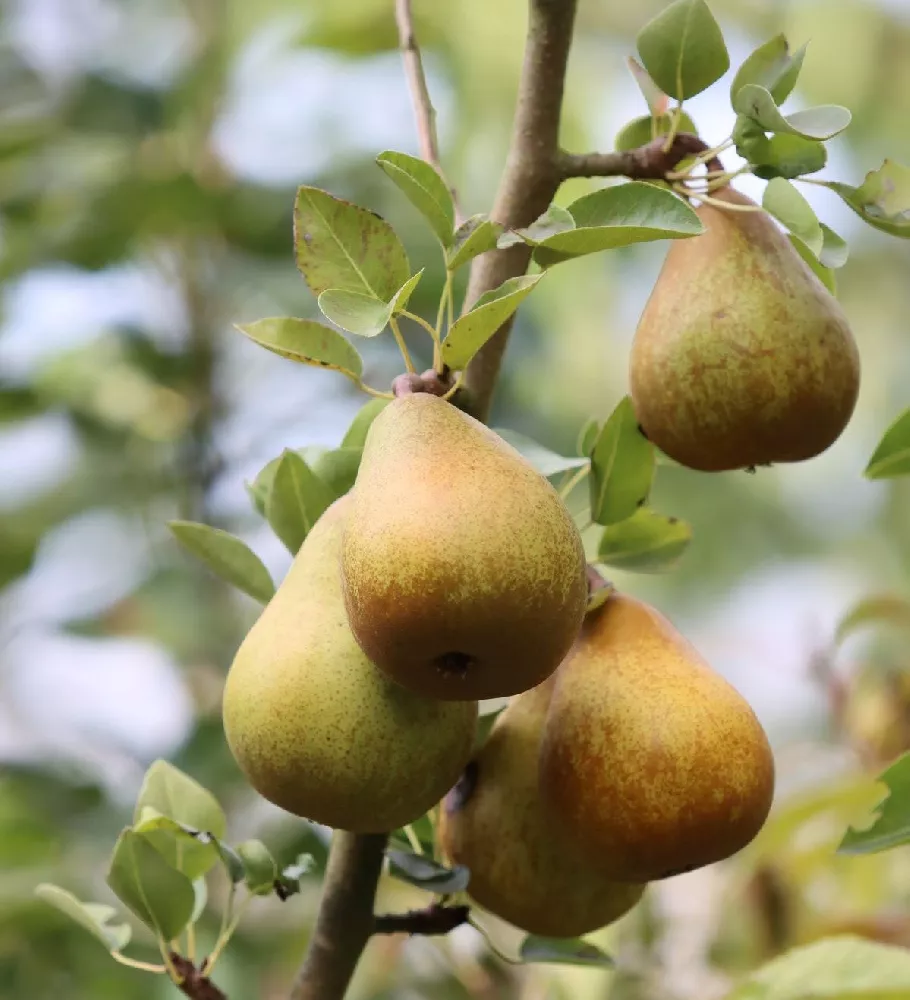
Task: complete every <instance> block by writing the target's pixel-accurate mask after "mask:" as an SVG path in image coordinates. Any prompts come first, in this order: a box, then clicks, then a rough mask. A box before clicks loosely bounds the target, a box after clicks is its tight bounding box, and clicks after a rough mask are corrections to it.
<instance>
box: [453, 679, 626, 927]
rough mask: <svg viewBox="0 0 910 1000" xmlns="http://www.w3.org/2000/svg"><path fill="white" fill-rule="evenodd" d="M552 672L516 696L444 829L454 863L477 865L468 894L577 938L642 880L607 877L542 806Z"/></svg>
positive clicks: (502, 913) (457, 793)
mask: <svg viewBox="0 0 910 1000" xmlns="http://www.w3.org/2000/svg"><path fill="white" fill-rule="evenodd" d="M553 683H554V678H553V677H552V676H551V677H550V678H548V679H547V680H546V681H544V682H543V684H541V685H539V686H538V687H536V688H534V689H533V690H531V691H526V692H525V693H524V694H521V695H519V696H518V697H517V698H515V699H514V700H513V701H512V702H510V704H509V705H508V707H507V708H506V709H505V711H504V712H503V713H502V715H500V716H499V718H498V719H497V720H496V722H495V723H494V725H493V729H492V731H491V733H490V736H489V737H488V739H487V742H486V743H485V744H484V745H483V747H482V749H481V750H480V752H479V754H478V755H477V757H476V758H475V759H474V760H473V761H472V762H471V763H470V764H469V765H468V767H467V768H466V770H465V773H464V775H463V776H462V778H461V780H460V781H459V783H458V784H457V785H456V786H455V787H454V788H453V789H452V791H451V792H449V794H448V795H447V796H446V798H445V799H444V800H443V804H442V809H441V811H440V823H439V836H440V842H441V844H442V848H443V852H444V853H445V855H446V856H447V857H448V858H449V860H450V861H452V862H459V863H461V864H464V865H467V867H468V868H469V869H470V871H471V881H470V883H469V885H468V892H469V894H470V895H471V896H472V897H473V899H474V900H475V901H476V902H477V903H479V904H480V905H481V906H483V907H485V908H486V909H487V910H489V911H490V912H491V913H495V914H496V915H497V916H499V917H501V918H502V919H503V920H507V921H509V923H511V924H514V925H515V926H516V927H521V928H522V929H523V930H526V931H529V932H530V933H532V934H542V935H545V936H546V937H575V936H576V935H579V934H586V933H588V932H589V931H593V930H596V929H597V928H598V927H604V926H605V925H606V924H609V923H612V922H613V921H614V920H618V919H619V917H621V916H622V915H623V914H624V913H626V912H627V911H628V910H630V909H631V908H632V907H633V906H634V905H635V904H636V903H637V902H638V900H639V899H640V898H641V896H642V893H643V892H644V890H645V887H644V886H643V885H632V884H629V883H618V882H614V881H612V880H610V879H608V878H606V877H605V876H604V875H603V874H602V873H601V871H600V870H599V868H598V866H597V865H596V864H591V863H589V862H587V861H585V860H584V859H582V858H580V857H579V855H578V851H577V850H576V848H575V845H574V844H573V843H571V842H568V841H567V840H566V839H565V838H564V837H563V836H562V831H561V829H560V828H559V827H557V826H554V825H553V824H552V822H551V817H550V816H549V815H548V813H547V811H546V809H545V808H544V807H543V805H542V803H541V801H540V797H539V794H538V774H537V761H538V754H539V750H540V741H541V736H542V735H543V728H544V721H545V718H546V713H547V706H548V704H549V701H550V695H551V692H552V689H553Z"/></svg>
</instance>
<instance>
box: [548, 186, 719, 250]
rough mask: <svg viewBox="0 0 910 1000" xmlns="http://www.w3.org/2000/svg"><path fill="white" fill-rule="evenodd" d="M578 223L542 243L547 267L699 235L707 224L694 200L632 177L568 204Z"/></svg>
mask: <svg viewBox="0 0 910 1000" xmlns="http://www.w3.org/2000/svg"><path fill="white" fill-rule="evenodd" d="M568 210H569V212H570V213H571V215H572V218H573V219H574V220H575V225H576V228H575V229H573V230H570V231H569V232H562V233H556V234H554V235H553V236H548V237H547V238H546V239H544V240H542V241H541V242H540V243H538V244H537V245H536V247H535V249H534V259H535V260H536V261H537V263H538V264H540V265H541V267H549V266H551V265H553V264H558V263H560V262H561V261H565V260H571V259H572V258H573V257H581V256H584V255H585V254H589V253H598V252H600V251H601V250H612V249H614V248H615V247H624V246H630V245H631V244H633V243H643V242H647V241H650V240H663V239H678V238H680V237H685V236H698V235H699V234H700V233H702V232H704V226H703V225H702V223H701V221H700V220H699V218H698V216H697V215H696V214H695V212H694V211H693V209H692V208H691V207H690V205H689V204H688V203H687V202H685V201H684V200H683V199H682V198H680V197H679V196H678V195H675V194H674V193H673V192H672V191H668V190H667V189H666V188H660V187H656V186H655V185H654V184H646V183H644V182H642V181H629V182H628V183H626V184H614V185H611V186H610V187H605V188H601V189H600V190H598V191H592V192H591V193H590V194H586V195H583V196H582V197H581V198H579V199H578V200H577V201H573V202H572V204H571V205H569V208H568Z"/></svg>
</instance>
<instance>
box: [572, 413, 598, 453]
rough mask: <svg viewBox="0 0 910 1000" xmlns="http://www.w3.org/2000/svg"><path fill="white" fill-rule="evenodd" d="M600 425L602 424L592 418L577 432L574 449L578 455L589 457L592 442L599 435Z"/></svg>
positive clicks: (593, 442)
mask: <svg viewBox="0 0 910 1000" xmlns="http://www.w3.org/2000/svg"><path fill="white" fill-rule="evenodd" d="M601 426H602V424H601V422H600V421H599V420H594V419H593V418H592V419H591V420H589V421H588V422H587V423H586V424H585V425H584V427H582V429H581V430H580V431H579V432H578V441H577V443H576V445H575V450H576V451H577V452H578V454H579V455H584V456H585V457H586V458H589V457H590V455H591V452H592V451H593V450H594V444H595V442H596V441H597V438H598V437H599V436H600V429H601Z"/></svg>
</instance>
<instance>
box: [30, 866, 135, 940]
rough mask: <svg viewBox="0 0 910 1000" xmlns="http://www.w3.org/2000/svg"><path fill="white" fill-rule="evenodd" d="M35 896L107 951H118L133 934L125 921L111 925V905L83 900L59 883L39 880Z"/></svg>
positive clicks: (112, 910) (114, 914)
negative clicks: (72, 921) (88, 934)
mask: <svg viewBox="0 0 910 1000" xmlns="http://www.w3.org/2000/svg"><path fill="white" fill-rule="evenodd" d="M35 895H36V896H37V897H38V898H39V899H43V900H44V902H45V903H49V904H50V905H51V906H53V907H54V908H55V909H57V910H60V912H61V913H65V914H66V916H68V917H69V918H70V920H74V921H75V922H76V923H77V924H79V925H80V926H81V927H84V928H85V929H86V930H87V931H88V932H89V933H90V934H92V935H94V936H95V937H96V938H97V939H98V940H99V941H100V942H101V943H102V944H103V945H104V947H105V948H107V950H108V951H116V952H120V951H123V949H124V948H125V947H126V946H127V945H128V944H129V943H130V938H131V937H132V936H133V931H132V928H131V927H130V926H129V924H112V923H111V922H110V921H111V920H113V919H114V917H116V916H117V911H116V910H115V909H114V908H113V906H105V905H104V904H103V903H83V902H82V901H81V900H79V899H77V898H76V897H75V896H74V895H73V894H72V893H71V892H67V891H66V889H61V888H60V886H59V885H51V884H50V883H48V882H42V883H41V884H40V885H38V886H36V887H35Z"/></svg>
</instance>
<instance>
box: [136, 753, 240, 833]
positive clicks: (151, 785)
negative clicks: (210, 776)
mask: <svg viewBox="0 0 910 1000" xmlns="http://www.w3.org/2000/svg"><path fill="white" fill-rule="evenodd" d="M146 808H152V809H154V810H155V811H156V812H157V813H159V814H160V815H162V816H167V817H169V818H170V819H173V820H176V821H177V822H178V823H183V824H184V825H185V826H188V827H190V828H191V829H193V830H203V831H205V832H206V833H211V834H212V835H213V836H215V837H218V838H222V837H224V835H225V833H226V832H227V820H226V818H225V815H224V810H223V809H222V808H221V806H220V804H219V802H218V800H217V799H216V798H215V796H214V795H212V793H211V792H210V791H209V790H208V789H207V788H203V787H202V785H200V784H199V782H198V781H196V780H195V778H191V777H190V776H189V775H188V774H184V773H183V771H181V770H180V769H179V768H176V767H174V765H173V764H171V763H169V762H168V761H166V760H160V759H159V760H156V761H155V762H154V763H153V764H151V766H150V767H149V768H148V770H147V771H146V772H145V777H144V778H143V781H142V787H141V788H140V789H139V796H138V798H137V799H136V806H135V810H134V812H133V820H134V822H138V821H140V820H141V819H142V813H143V810H144V809H146Z"/></svg>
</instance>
